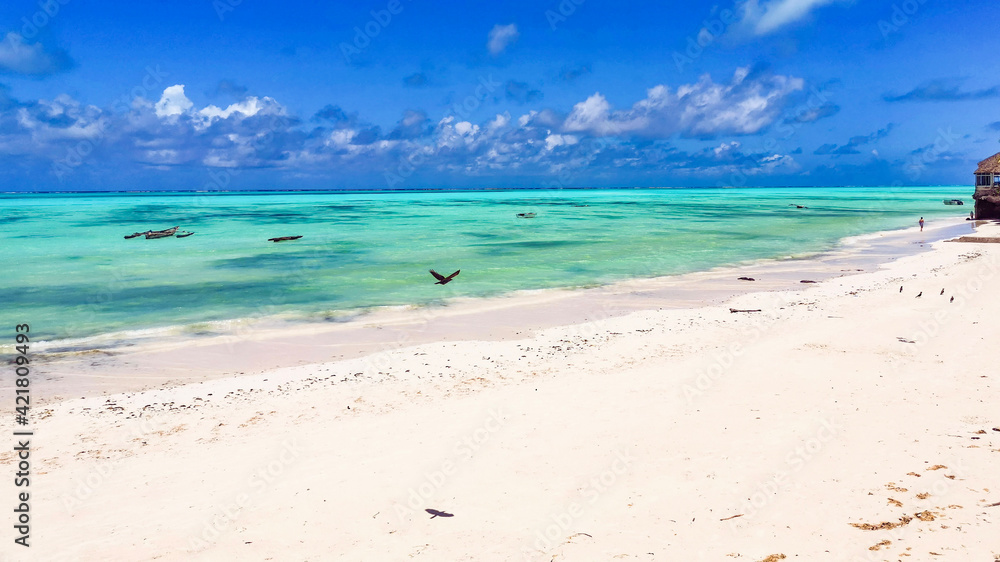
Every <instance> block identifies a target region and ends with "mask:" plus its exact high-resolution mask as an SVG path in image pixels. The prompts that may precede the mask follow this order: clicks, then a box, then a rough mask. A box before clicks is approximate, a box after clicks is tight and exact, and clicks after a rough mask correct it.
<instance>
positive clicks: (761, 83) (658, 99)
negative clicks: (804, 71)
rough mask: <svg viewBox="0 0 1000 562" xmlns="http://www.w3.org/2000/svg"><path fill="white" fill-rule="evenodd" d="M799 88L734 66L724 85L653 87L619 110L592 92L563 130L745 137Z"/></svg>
mask: <svg viewBox="0 0 1000 562" xmlns="http://www.w3.org/2000/svg"><path fill="white" fill-rule="evenodd" d="M802 87H803V81H802V79H801V78H794V77H789V76H775V75H767V76H754V77H751V75H750V71H749V69H748V68H739V69H737V70H736V72H735V73H734V74H733V78H732V79H731V80H730V82H729V83H728V84H716V83H715V82H713V81H712V79H711V77H710V76H709V75H707V74H706V75H703V76H702V77H701V78H700V79H699V80H698V82H697V83H695V84H684V85H681V86H679V87H678V88H677V90H676V91H674V92H671V90H670V88H669V87H667V86H664V85H659V86H654V87H652V88H650V89H649V90H647V92H646V98H645V99H642V100H640V101H638V102H636V103H635V104H634V105H633V106H632V108H631V109H628V110H623V111H612V109H611V104H610V103H609V102H608V100H607V99H605V98H604V96H602V95H601V94H600V93H595V94H594V95H592V96H590V97H589V98H587V99H586V100H585V101H582V102H580V103H578V104H576V105H575V106H573V110H572V111H571V112H570V114H569V116H568V117H567V118H566V120H565V122H564V123H563V129H564V130H566V131H570V132H588V133H591V134H594V135H597V136H621V135H636V136H643V137H653V138H666V137H669V136H671V135H673V134H681V135H683V136H689V137H711V136H714V135H719V134H736V135H748V134H753V133H756V132H758V131H760V130H761V129H763V128H764V127H766V126H768V125H770V124H771V123H773V122H774V120H775V119H777V118H778V116H779V114H780V112H781V109H782V107H783V106H784V103H785V100H786V98H787V97H788V95H789V94H791V93H792V92H794V91H797V90H801V89H802Z"/></svg>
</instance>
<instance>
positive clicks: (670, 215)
mask: <svg viewBox="0 0 1000 562" xmlns="http://www.w3.org/2000/svg"><path fill="white" fill-rule="evenodd" d="M970 191H971V190H970V189H969V188H968V187H965V186H956V187H932V188H928V187H897V188H733V189H718V188H704V189H702V188H684V189H613V190H609V189H593V190H591V189H581V190H545V191H540V190H510V191H420V192H390V193H370V192H306V193H303V192H264V193H219V194H181V193H168V194H162V193H161V194H156V193H143V194H30V195H24V194H20V195H13V194H8V195H2V196H0V239H2V240H3V250H2V255H3V264H4V266H5V269H6V271H5V275H4V276H3V277H2V278H0V295H2V297H0V300H2V301H3V307H2V309H0V321H2V322H3V323H4V324H5V325H14V324H20V323H25V322H28V323H30V324H31V325H32V332H33V333H34V334H35V335H36V338H42V339H48V340H54V339H64V338H81V337H89V336H94V335H98V334H106V333H117V332H126V331H130V330H143V329H149V328H157V327H164V326H188V327H190V328H192V329H194V327H197V328H198V329H197V330H194V331H195V332H198V331H200V330H203V329H205V328H204V327H203V323H206V322H213V321H225V320H232V319H239V318H247V317H259V316H273V315H278V316H281V317H284V318H287V319H291V320H306V321H309V320H331V319H333V320H336V319H341V318H349V317H352V316H354V315H356V314H357V313H358V312H361V311H364V310H367V309H371V308H372V307H382V306H401V305H427V304H432V303H440V302H442V301H443V300H445V299H449V298H453V297H488V296H496V295H501V294H506V293H510V292H513V291H519V290H528V289H545V288H555V287H582V286H593V285H600V284H604V283H611V282H615V281H620V280H623V279H629V278H636V277H654V276H661V275H673V274H680V273H688V272H692V271H701V270H708V269H712V268H715V267H719V266H725V265H736V264H740V263H747V262H750V261H754V260H759V259H774V258H778V259H783V258H793V257H794V258H800V257H803V256H807V255H810V254H814V253H818V252H822V251H825V250H829V249H832V248H834V247H835V246H836V245H837V244H838V242H839V241H840V240H841V239H843V238H845V237H849V236H857V235H861V234H866V233H871V232H876V231H881V230H892V229H899V228H906V227H912V226H914V225H915V224H916V220H917V219H918V218H919V217H920V216H923V217H924V218H925V219H926V220H928V221H934V220H935V219H937V218H946V217H947V218H949V219H953V218H959V217H962V216H964V215H967V214H968V212H969V210H970V209H971V208H972V207H971V205H969V204H967V205H964V206H946V205H943V204H942V200H943V199H953V198H960V199H961V198H964V199H968V194H969V192H970ZM967 203H971V200H967ZM794 205H803V206H806V207H808V208H807V209H799V208H796V207H795V206H794ZM518 213H535V214H536V217H535V218H531V219H525V218H518V217H517V216H516V215H517V214H518ZM172 226H180V228H181V229H183V230H189V231H193V232H195V235H193V236H190V237H187V238H183V239H178V238H165V239H159V240H145V239H144V238H141V237H140V238H136V239H132V240H125V239H124V238H123V237H124V235H126V234H130V233H132V232H136V231H145V230H148V229H163V228H168V227H172ZM285 235H302V236H303V238H302V239H301V240H297V241H291V242H282V243H273V242H268V240H267V239H268V238H271V237H275V236H285ZM430 268H434V269H435V270H437V271H439V272H442V273H444V274H448V273H451V272H452V271H454V270H456V269H461V270H462V273H461V274H460V275H459V277H458V278H457V279H456V281H455V282H453V283H450V284H448V285H447V286H440V285H434V280H433V278H432V277H431V276H430V274H429V273H428V272H427V270H428V269H430ZM192 325H197V326H192ZM187 331H191V330H187Z"/></svg>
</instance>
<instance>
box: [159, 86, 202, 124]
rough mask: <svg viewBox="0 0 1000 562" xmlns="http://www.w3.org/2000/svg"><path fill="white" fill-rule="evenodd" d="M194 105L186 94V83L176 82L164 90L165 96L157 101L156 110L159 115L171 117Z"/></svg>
mask: <svg viewBox="0 0 1000 562" xmlns="http://www.w3.org/2000/svg"><path fill="white" fill-rule="evenodd" d="M192 106H194V103H192V102H191V100H189V99H188V98H187V96H186V95H184V84H176V85H174V86H170V87H168V88H167V89H165V90H163V96H161V97H160V101H158V102H156V106H155V110H156V116H157V117H170V116H172V115H180V114H182V113H185V112H187V110H189V109H191V107H192Z"/></svg>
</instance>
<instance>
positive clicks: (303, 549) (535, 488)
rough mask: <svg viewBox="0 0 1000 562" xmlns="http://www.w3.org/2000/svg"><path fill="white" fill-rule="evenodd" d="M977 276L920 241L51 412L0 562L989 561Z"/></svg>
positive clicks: (987, 374) (991, 507)
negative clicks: (26, 537)
mask: <svg viewBox="0 0 1000 562" xmlns="http://www.w3.org/2000/svg"><path fill="white" fill-rule="evenodd" d="M998 234H1000V229H998V228H997V227H995V226H983V227H981V228H980V229H979V234H978V235H980V236H997V235H998ZM741 271H750V270H749V269H748V270H741ZM998 284H1000V245H998V244H978V243H948V242H943V243H937V244H935V247H934V250H933V251H931V252H926V253H923V254H919V255H916V256H910V257H906V258H902V259H900V260H897V261H895V262H892V263H890V264H887V265H886V266H885V267H883V268H881V269H877V270H873V271H868V272H865V273H859V274H855V275H849V276H843V277H838V278H832V279H828V280H826V281H823V282H821V283H818V284H810V285H800V286H797V287H796V289H797V290H795V291H789V290H784V291H770V292H756V293H749V294H742V295H739V296H736V297H735V298H733V299H731V300H729V301H728V302H725V303H716V304H710V305H707V306H699V307H695V308H661V309H651V310H639V311H636V312H631V313H628V314H626V315H624V316H611V315H608V314H604V315H601V314H596V313H591V314H590V316H589V320H590V321H589V322H585V323H576V324H572V325H567V326H557V327H551V328H545V329H539V330H534V331H531V332H528V331H525V333H524V334H522V335H518V334H517V333H516V331H515V332H514V333H503V334H494V335H495V337H494V338H492V339H490V340H484V341H436V342H434V341H429V342H425V343H420V344H419V345H415V346H410V345H408V344H407V345H395V344H391V342H390V344H385V345H383V346H382V351H380V352H379V353H376V354H375V355H372V356H368V357H357V358H351V359H344V360H340V361H335V362H327V363H316V364H309V365H299V366H294V367H286V368H279V369H274V370H268V371H266V372H262V373H256V374H246V375H242V376H230V377H226V378H221V379H213V380H205V381H203V382H198V383H192V384H186V385H181V386H171V387H169V388H162V389H150V390H145V391H141V392H125V393H120V394H113V395H106V396H105V395H94V394H92V395H86V396H85V397H83V398H67V399H61V400H50V401H48V403H46V404H44V405H43V406H38V407H36V408H35V409H34V410H33V411H32V413H33V416H34V420H35V421H34V429H35V435H34V436H33V437H31V447H32V461H33V468H32V470H33V477H32V481H31V488H30V489H31V493H32V496H31V497H32V501H31V517H32V519H31V535H30V542H31V544H32V546H31V548H30V549H25V548H23V547H20V546H17V545H13V543H12V538H13V536H14V532H13V531H12V530H11V528H10V525H8V526H7V529H8V531H7V535H6V536H7V538H6V539H5V540H4V542H3V546H2V547H0V555H2V556H3V557H4V558H5V559H11V560H148V559H157V560H236V559H239V560H332V559H343V560H359V561H360V560H366V561H367V560H408V559H411V558H413V559H421V560H432V561H438V560H441V561H456V560H538V561H549V560H571V561H575V560H602V561H603V560H664V561H674V560H734V559H736V560H748V561H760V560H779V559H786V560H793V559H798V560H831V561H833V560H912V561H916V560H956V561H966V560H994V559H995V557H996V556H997V555H998V554H1000V538H998V537H1000V533H997V528H998V527H997V519H998V518H1000V505H997V504H998V502H1000V472H998V471H997V470H996V466H997V465H998V461H1000V413H998V410H997V401H998V398H1000V389H998V386H997V377H998V370H997V368H996V357H997V352H996V349H997V347H996V334H997V333H1000V299H997V298H996V296H995V295H996V287H997V285H998ZM900 286H902V287H903V291H902V293H901V292H900V291H899V288H900ZM764 288H767V289H773V288H776V287H768V286H765V287H764ZM942 288H943V289H944V295H940V294H939V293H940V292H941V289H942ZM920 292H922V293H923V294H922V296H921V297H919V298H917V297H916V295H917V294H918V293H920ZM952 296H954V297H955V298H954V302H950V299H951V297H952ZM729 308H738V309H760V310H761V312H759V313H731V312H729ZM104 390H107V389H104ZM11 401H12V399H11ZM5 423H7V424H8V425H5V426H4V427H5V428H8V431H7V434H8V435H9V434H10V433H9V427H10V426H9V422H7V421H6V420H5ZM0 460H2V461H3V466H5V467H10V466H12V461H13V460H14V456H13V453H12V452H6V453H0ZM8 482H10V481H8ZM14 495H15V488H14V487H13V485H12V484H8V498H9V500H8V502H9V504H14V501H13V500H14ZM426 510H434V513H438V515H436V516H432V514H431V513H428V512H427V511H426ZM782 555H783V556H784V558H782ZM769 557H770V558H769Z"/></svg>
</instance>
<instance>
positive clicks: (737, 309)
mask: <svg viewBox="0 0 1000 562" xmlns="http://www.w3.org/2000/svg"><path fill="white" fill-rule="evenodd" d="M729 312H732V313H733V314H736V313H737V312H760V309H759V308H755V309H753V310H741V309H739V308H730V309H729Z"/></svg>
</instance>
